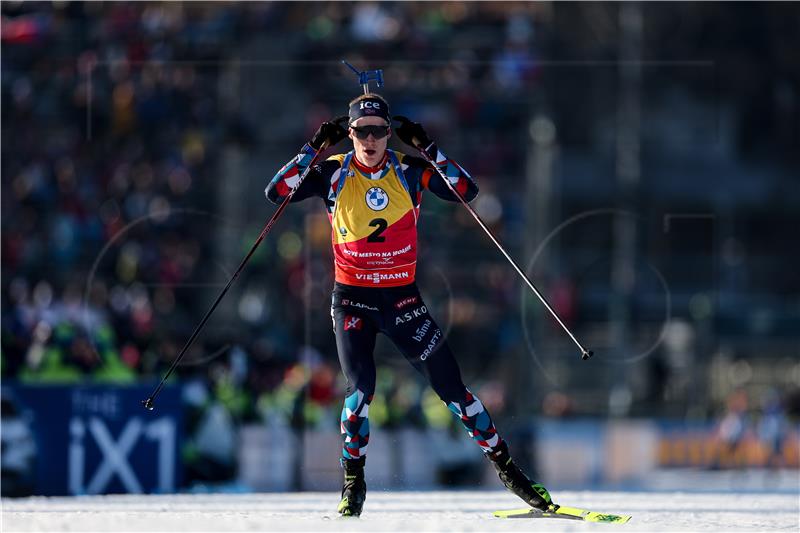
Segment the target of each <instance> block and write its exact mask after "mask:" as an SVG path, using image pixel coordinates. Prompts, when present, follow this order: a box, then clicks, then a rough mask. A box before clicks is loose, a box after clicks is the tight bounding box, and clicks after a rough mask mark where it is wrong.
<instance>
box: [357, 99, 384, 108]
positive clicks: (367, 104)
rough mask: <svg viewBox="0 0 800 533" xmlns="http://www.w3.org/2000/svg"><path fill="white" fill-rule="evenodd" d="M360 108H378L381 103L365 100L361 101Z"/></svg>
mask: <svg viewBox="0 0 800 533" xmlns="http://www.w3.org/2000/svg"><path fill="white" fill-rule="evenodd" d="M360 108H361V109H380V108H381V103H380V102H372V101H370V100H367V101H366V102H361V106H360Z"/></svg>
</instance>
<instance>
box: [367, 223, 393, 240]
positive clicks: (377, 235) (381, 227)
mask: <svg viewBox="0 0 800 533" xmlns="http://www.w3.org/2000/svg"><path fill="white" fill-rule="evenodd" d="M369 227H371V228H375V231H373V232H372V233H370V234H369V237H367V242H384V241H386V237H384V236H383V235H381V234H382V233H383V232H384V231H386V228H388V227H389V224H388V223H387V222H386V220H384V219H382V218H374V219H372V220H370V221H369Z"/></svg>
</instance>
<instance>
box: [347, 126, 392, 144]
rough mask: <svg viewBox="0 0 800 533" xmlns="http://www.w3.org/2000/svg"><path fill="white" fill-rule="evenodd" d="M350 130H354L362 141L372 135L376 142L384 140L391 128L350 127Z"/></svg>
mask: <svg viewBox="0 0 800 533" xmlns="http://www.w3.org/2000/svg"><path fill="white" fill-rule="evenodd" d="M350 128H351V129H352V130H353V133H354V134H355V136H356V138H358V139H361V140H362V141H363V140H364V139H366V138H367V137H369V136H370V135H372V137H374V138H375V140H378V139H383V138H384V137H386V136H387V135H389V126H361V127H360V128H357V127H355V126H350Z"/></svg>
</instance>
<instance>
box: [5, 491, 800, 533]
mask: <svg viewBox="0 0 800 533" xmlns="http://www.w3.org/2000/svg"><path fill="white" fill-rule="evenodd" d="M554 498H555V500H556V501H557V502H561V503H563V504H565V505H570V506H574V507H584V508H588V509H591V510H595V511H605V512H611V513H621V514H631V515H633V519H632V520H631V522H629V523H628V524H624V525H620V524H590V523H583V522H573V521H567V520H556V519H499V518H494V517H493V516H492V511H495V510H498V509H514V508H520V507H523V506H522V505H520V501H519V500H517V499H516V498H515V497H514V496H513V495H512V494H510V493H508V492H503V491H491V490H486V491H463V492H462V491H448V492H442V491H437V492H399V491H372V492H369V493H368V495H367V502H366V505H365V507H364V513H363V514H362V516H361V518H358V519H355V518H350V519H343V518H339V517H337V514H336V512H335V509H336V505H337V503H338V500H339V495H338V494H337V493H332V492H301V493H265V494H175V495H111V496H80V497H63V498H45V497H34V498H25V499H3V500H2V524H0V529H2V531H4V532H5V531H146V532H148V533H151V532H153V531H315V532H316V531H348V532H352V531H492V532H494V531H603V532H605V531H608V532H612V531H800V496H799V494H798V492H794V491H789V492H785V491H783V492H766V491H760V492H752V493H741V492H739V493H731V492H705V493H700V492H695V493H688V492H600V491H587V492H568V491H555V492H554Z"/></svg>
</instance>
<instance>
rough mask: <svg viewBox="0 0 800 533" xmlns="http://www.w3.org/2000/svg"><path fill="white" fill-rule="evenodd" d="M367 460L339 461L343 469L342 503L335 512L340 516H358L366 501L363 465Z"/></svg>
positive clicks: (361, 458) (362, 458) (363, 458)
mask: <svg viewBox="0 0 800 533" xmlns="http://www.w3.org/2000/svg"><path fill="white" fill-rule="evenodd" d="M366 460H367V458H366V456H364V457H359V458H358V459H341V462H342V466H343V467H344V485H343V486H342V501H341V502H339V508H338V509H337V511H338V512H339V514H341V515H342V516H359V515H361V508H362V507H364V500H366V499H367V483H366V482H365V481H364V463H365V462H366Z"/></svg>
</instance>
